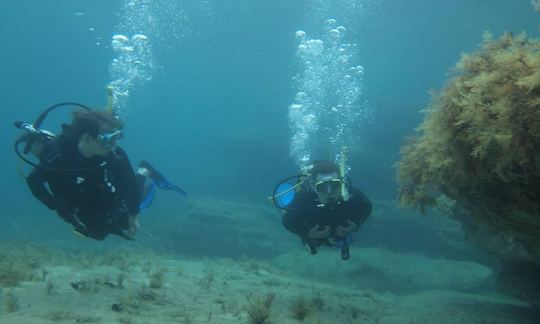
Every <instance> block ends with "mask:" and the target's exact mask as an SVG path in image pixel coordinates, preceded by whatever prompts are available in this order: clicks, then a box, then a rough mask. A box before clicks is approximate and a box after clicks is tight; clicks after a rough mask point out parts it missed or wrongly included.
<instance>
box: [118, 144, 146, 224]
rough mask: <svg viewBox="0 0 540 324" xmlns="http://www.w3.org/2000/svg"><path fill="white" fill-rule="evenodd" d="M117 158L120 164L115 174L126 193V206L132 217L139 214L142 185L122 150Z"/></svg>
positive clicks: (119, 150) (119, 149)
mask: <svg viewBox="0 0 540 324" xmlns="http://www.w3.org/2000/svg"><path fill="white" fill-rule="evenodd" d="M115 154H116V158H117V159H118V161H117V162H118V163H117V164H116V166H115V170H114V171H115V172H117V174H118V176H119V181H120V184H121V186H122V188H123V190H124V193H125V199H126V205H127V207H128V210H129V213H130V214H131V215H137V214H138V213H139V202H140V201H141V196H142V193H141V192H140V187H141V186H140V185H139V184H138V183H137V178H136V175H135V172H134V171H133V167H132V166H131V162H130V161H129V158H128V156H127V154H126V153H125V152H124V150H122V149H121V148H117V149H116V153H115Z"/></svg>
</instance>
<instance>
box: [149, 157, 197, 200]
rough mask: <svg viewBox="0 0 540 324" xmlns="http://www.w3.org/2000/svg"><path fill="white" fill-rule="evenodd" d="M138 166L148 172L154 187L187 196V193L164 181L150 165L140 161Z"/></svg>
mask: <svg viewBox="0 0 540 324" xmlns="http://www.w3.org/2000/svg"><path fill="white" fill-rule="evenodd" d="M139 166H140V167H141V168H145V169H147V170H148V171H149V172H150V179H152V180H153V181H154V183H155V184H156V186H158V187H159V188H160V189H164V190H173V191H176V192H178V193H181V194H182V195H187V193H186V192H185V191H184V190H183V189H182V188H180V187H179V186H177V185H175V184H173V183H171V182H169V180H167V179H165V177H164V176H162V175H161V173H159V172H158V171H157V170H156V169H155V168H154V167H153V166H152V165H151V164H150V163H148V162H146V161H144V160H143V161H141V163H140V164H139Z"/></svg>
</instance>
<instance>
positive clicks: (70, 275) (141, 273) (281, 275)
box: [0, 247, 540, 323]
mask: <svg viewBox="0 0 540 324" xmlns="http://www.w3.org/2000/svg"><path fill="white" fill-rule="evenodd" d="M25 253H26V255H27V256H28V255H31V253H29V252H28V250H27V251H26V252H25ZM70 253H71V252H63V253H62V254H61V255H58V256H57V255H55V252H51V251H47V252H43V250H40V252H39V255H34V256H33V257H32V258H35V259H36V260H34V261H32V262H31V263H30V267H33V269H32V268H31V269H28V263H27V264H26V268H24V269H26V271H28V272H29V273H30V275H27V276H21V277H20V279H21V280H20V281H17V282H15V284H13V285H12V286H13V287H4V288H2V291H1V294H0V296H1V297H0V305H1V308H0V322H1V323H539V322H540V321H539V318H540V317H538V316H539V313H538V312H537V311H535V310H534V309H532V308H530V307H529V306H528V305H527V304H526V303H524V302H523V301H520V300H517V299H514V298H512V297H509V296H506V295H503V294H500V293H497V292H495V291H493V290H488V289H484V288H482V287H487V286H489V284H487V283H488V282H489V281H490V280H491V277H492V273H491V270H489V269H488V268H486V267H484V266H482V265H479V264H475V263H471V262H459V261H451V260H443V259H431V258H428V257H425V256H422V255H417V254H399V253H395V252H391V251H388V250H384V249H376V248H372V249H368V248H356V249H353V250H352V258H351V260H349V261H347V262H343V261H341V260H339V255H338V251H336V250H332V249H328V250H325V251H322V252H320V253H319V254H318V255H316V256H310V255H308V254H307V253H306V252H305V251H303V250H297V251H294V252H290V253H286V254H283V255H280V256H278V257H276V258H273V259H270V260H267V261H260V260H253V259H248V258H243V259H242V258H241V259H239V260H233V259H227V258H213V259H208V258H206V259H205V258H199V259H197V258H182V257H179V256H177V255H176V256H173V255H164V254H159V255H158V254H156V253H154V252H152V251H148V250H139V249H135V248H129V247H128V248H118V249H115V250H114V251H111V252H108V253H106V254H104V255H103V254H90V253H89V254H84V255H71V254H70ZM40 256H41V257H43V258H44V259H46V260H47V261H44V262H41V261H40V260H39V258H40ZM14 264H16V262H14ZM5 269H6V268H4V274H3V276H4V279H6V276H8V275H9V273H8V272H6V271H7V270H5ZM8 269H9V271H17V269H16V266H15V265H13V266H11V267H10V268H8ZM20 271H24V270H20ZM12 275H13V273H12ZM4 286H5V285H4ZM393 287H394V288H395V289H393ZM398 287H399V288H398ZM407 287H408V288H407ZM398 291H399V292H398Z"/></svg>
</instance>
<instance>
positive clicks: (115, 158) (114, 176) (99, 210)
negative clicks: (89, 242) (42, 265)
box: [26, 135, 144, 240]
mask: <svg viewBox="0 0 540 324" xmlns="http://www.w3.org/2000/svg"><path fill="white" fill-rule="evenodd" d="M77 145H78V140H76V139H71V138H69V137H66V136H63V135H61V136H59V137H58V138H56V139H55V140H54V141H53V142H52V143H51V144H50V146H49V149H48V151H47V152H46V154H45V156H42V157H41V159H40V166H42V167H45V168H52V169H64V170H68V171H53V170H46V169H42V168H35V169H34V170H33V171H32V172H31V173H30V175H29V176H28V178H27V179H26V182H27V183H28V186H29V187H30V190H31V191H32V194H33V195H34V196H35V197H36V198H37V199H39V200H40V201H41V202H42V203H43V204H44V205H46V206H47V207H49V208H50V209H52V210H55V211H57V213H58V214H59V215H60V216H61V217H62V218H63V219H64V220H65V221H67V222H69V223H71V224H72V225H73V226H74V227H75V229H76V230H77V231H78V232H80V233H82V234H84V235H86V236H88V237H91V238H94V239H96V240H102V239H104V238H105V237H106V236H107V235H108V234H110V233H112V234H117V235H120V236H122V237H124V238H127V239H130V237H129V236H127V235H126V234H125V233H124V231H125V230H127V229H128V225H129V224H128V219H129V216H130V215H136V214H138V212H139V201H140V200H141V192H142V186H143V185H144V180H142V181H141V180H140V179H139V178H138V177H137V176H136V175H135V173H134V172H133V168H132V167H131V164H130V162H129V159H128V157H127V155H126V154H125V152H124V151H123V150H122V149H121V148H116V149H115V151H114V153H111V154H109V155H108V156H106V157H93V158H84V157H83V156H82V155H81V154H80V152H79V150H78V147H77ZM143 178H144V177H143ZM73 216H76V217H73ZM81 223H82V224H84V225H83V226H81Z"/></svg>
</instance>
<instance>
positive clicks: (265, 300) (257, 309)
mask: <svg viewBox="0 0 540 324" xmlns="http://www.w3.org/2000/svg"><path fill="white" fill-rule="evenodd" d="M246 299H247V305H246V307H245V310H246V312H247V314H248V319H249V323H251V324H264V323H267V322H268V319H269V318H270V313H271V309H272V305H273V304H274V300H275V299H276V294H275V293H272V292H270V293H267V294H266V295H264V296H257V297H254V296H253V294H248V295H247V297H246Z"/></svg>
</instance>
